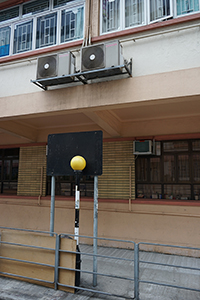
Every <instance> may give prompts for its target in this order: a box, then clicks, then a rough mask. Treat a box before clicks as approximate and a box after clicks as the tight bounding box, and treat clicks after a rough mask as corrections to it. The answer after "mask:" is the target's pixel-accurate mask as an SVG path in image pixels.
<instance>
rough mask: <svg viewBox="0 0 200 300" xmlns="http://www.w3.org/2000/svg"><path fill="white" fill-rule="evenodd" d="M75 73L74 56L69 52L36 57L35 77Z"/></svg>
mask: <svg viewBox="0 0 200 300" xmlns="http://www.w3.org/2000/svg"><path fill="white" fill-rule="evenodd" d="M74 73H75V56H74V55H73V54H72V53H71V52H70V51H68V52H64V53H58V54H52V55H46V56H41V57H38V60H37V73H36V79H37V80H38V79H43V78H54V77H58V76H65V75H70V74H74Z"/></svg>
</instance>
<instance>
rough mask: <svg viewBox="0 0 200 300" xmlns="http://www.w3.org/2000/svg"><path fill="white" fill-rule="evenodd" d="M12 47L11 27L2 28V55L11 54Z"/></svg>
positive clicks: (0, 31)
mask: <svg viewBox="0 0 200 300" xmlns="http://www.w3.org/2000/svg"><path fill="white" fill-rule="evenodd" d="M9 47H10V27H9V26H7V27H4V28H1V29H0V57H2V56H5V55H9Z"/></svg>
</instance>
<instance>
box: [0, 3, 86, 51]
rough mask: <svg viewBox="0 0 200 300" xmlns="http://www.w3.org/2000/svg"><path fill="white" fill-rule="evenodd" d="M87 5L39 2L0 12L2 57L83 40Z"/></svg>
mask: <svg viewBox="0 0 200 300" xmlns="http://www.w3.org/2000/svg"><path fill="white" fill-rule="evenodd" d="M84 2H85V0H36V1H30V2H28V3H24V4H21V5H18V6H16V7H14V8H11V9H6V10H4V11H0V57H3V56H7V55H12V54H17V53H21V52H25V51H30V50H35V49H39V48H43V47H49V46H52V45H57V44H60V43H66V42H68V41H72V40H75V39H82V38H83V29H84ZM11 38H12V41H11V40H10V39H11Z"/></svg>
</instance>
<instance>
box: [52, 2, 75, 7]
mask: <svg viewBox="0 0 200 300" xmlns="http://www.w3.org/2000/svg"><path fill="white" fill-rule="evenodd" d="M71 1H73V0H54V1H53V7H55V8H56V7H59V6H62V5H65V4H67V3H68V2H71Z"/></svg>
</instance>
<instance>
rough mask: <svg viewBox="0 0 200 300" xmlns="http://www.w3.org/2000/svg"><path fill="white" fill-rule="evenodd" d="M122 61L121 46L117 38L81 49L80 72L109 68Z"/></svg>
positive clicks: (120, 63)
mask: <svg viewBox="0 0 200 300" xmlns="http://www.w3.org/2000/svg"><path fill="white" fill-rule="evenodd" d="M123 63H124V59H123V56H122V48H121V45H120V43H119V41H118V40H116V41H112V42H111V41H110V42H107V43H102V44H98V45H92V46H87V47H83V48H82V49H81V71H82V72H85V71H90V70H97V69H103V68H110V67H114V66H119V65H122V64H123Z"/></svg>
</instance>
